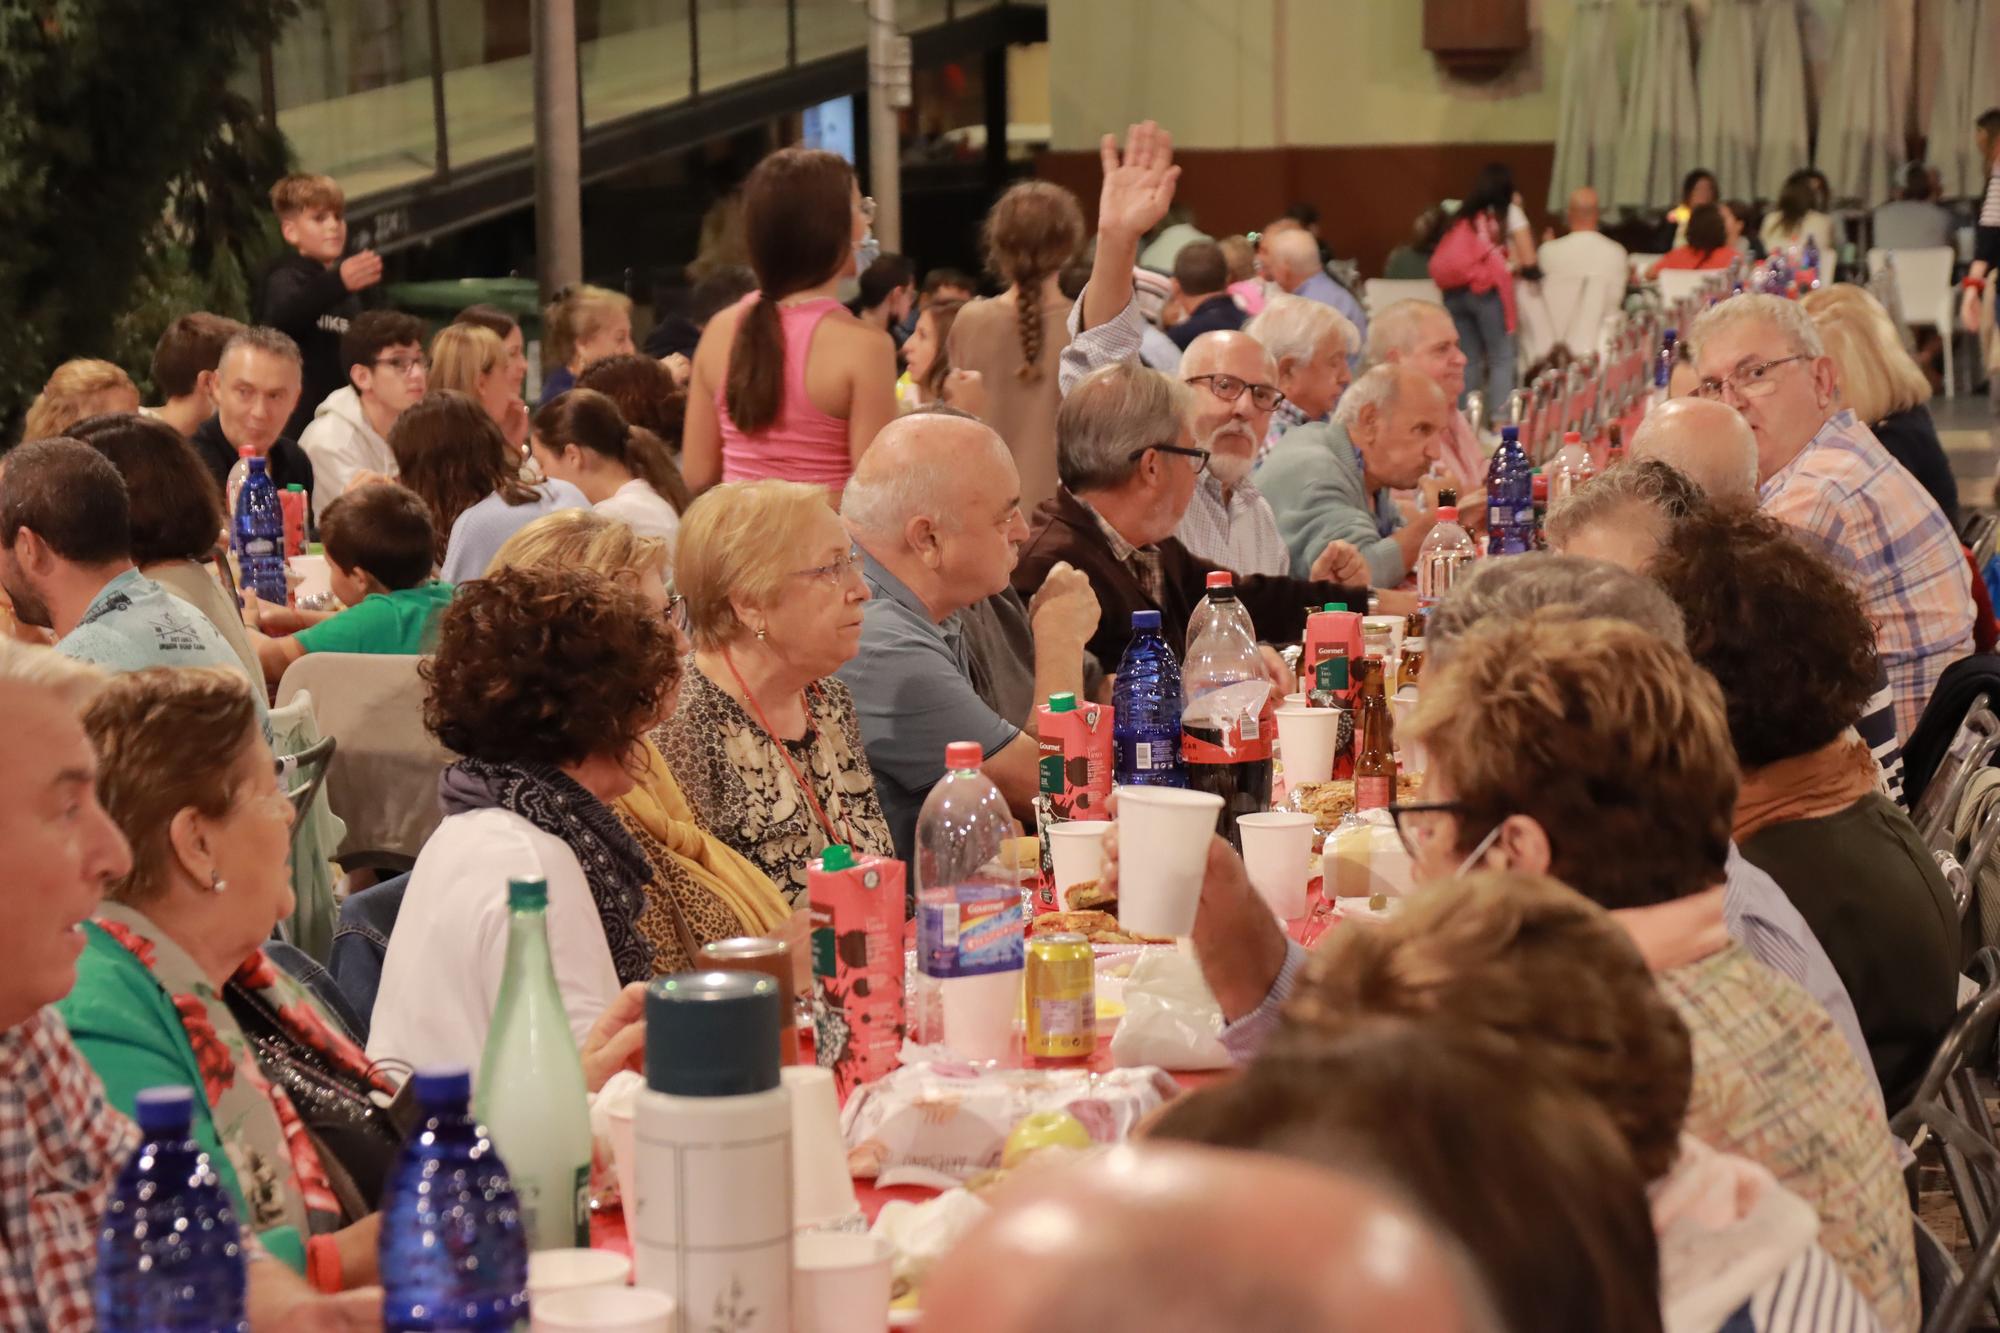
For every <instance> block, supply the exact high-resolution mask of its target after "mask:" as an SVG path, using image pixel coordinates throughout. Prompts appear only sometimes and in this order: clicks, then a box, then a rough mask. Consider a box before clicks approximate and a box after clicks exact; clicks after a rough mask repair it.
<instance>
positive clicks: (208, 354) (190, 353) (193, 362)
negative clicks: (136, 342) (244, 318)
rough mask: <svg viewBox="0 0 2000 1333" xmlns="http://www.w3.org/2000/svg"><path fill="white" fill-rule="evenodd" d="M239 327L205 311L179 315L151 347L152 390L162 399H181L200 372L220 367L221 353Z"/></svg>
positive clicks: (230, 321)
mask: <svg viewBox="0 0 2000 1333" xmlns="http://www.w3.org/2000/svg"><path fill="white" fill-rule="evenodd" d="M241 332H243V325H241V324H239V323H238V322H237V321H235V320H233V319H230V318H228V317H227V316H225V315H211V314H210V313H208V311H206V310H197V311H195V312H194V313H193V314H189V315H182V316H181V317H180V318H179V319H177V320H175V321H174V322H173V323H171V324H169V325H167V330H166V332H165V333H162V334H161V335H160V340H159V341H158V342H157V343H154V344H153V366H152V376H153V388H154V390H155V391H156V392H157V393H158V394H159V395H160V397H162V398H185V397H187V396H188V395H189V394H191V393H193V392H194V390H195V380H196V379H197V378H199V377H200V375H201V372H202V371H204V370H214V369H215V368H216V367H217V366H218V365H220V364H221V363H222V349H223V348H224V347H226V346H228V344H229V340H230V339H231V338H233V337H235V336H236V335H237V334H239V333H241Z"/></svg>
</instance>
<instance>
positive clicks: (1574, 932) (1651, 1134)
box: [1284, 873, 1694, 1180]
mask: <svg viewBox="0 0 2000 1333" xmlns="http://www.w3.org/2000/svg"><path fill="white" fill-rule="evenodd" d="M1391 1016H1393V1017H1397V1018H1406V1019H1411V1020H1415V1021H1418V1022H1420V1023H1423V1024H1424V1025H1426V1026H1428V1025H1429V1024H1432V1023H1438V1024H1450V1025H1453V1026H1462V1027H1469V1028H1478V1029H1481V1030H1484V1031H1486V1032H1489V1033H1491V1034H1492V1035H1493V1036H1494V1037H1496V1038H1497V1039H1499V1040H1500V1041H1501V1042H1502V1043H1503V1044H1504V1047H1505V1049H1506V1050H1507V1052H1508V1055H1509V1057H1510V1063H1512V1064H1516V1065H1519V1066H1523V1067H1527V1068H1531V1069H1533V1070H1535V1071H1537V1072H1541V1073H1546V1074H1550V1075H1553V1076H1555V1077H1559V1078H1562V1079H1566V1080H1568V1081H1569V1082H1571V1083H1574V1084H1575V1085H1576V1086H1577V1088H1578V1089H1580V1090H1581V1091H1583V1092H1586V1093H1589V1094H1590V1095H1591V1097H1592V1098H1594V1099H1595V1100H1596V1101H1597V1102H1599V1103H1600V1104H1601V1105H1602V1106H1603V1108H1604V1110H1605V1113H1606V1114H1607V1115H1609V1116H1610V1117H1611V1122H1612V1124H1613V1125H1614V1126H1616V1127H1617V1129H1618V1132H1619V1133H1620V1134H1621V1135H1623V1136H1624V1138H1625V1142H1626V1146H1627V1147H1629V1148H1630V1149H1631V1152H1632V1160H1633V1161H1634V1162H1635V1163H1636V1164H1637V1165H1638V1167H1639V1170H1640V1172H1641V1173H1642V1174H1643V1175H1644V1177H1645V1178H1646V1179H1647V1180H1658V1179H1659V1178H1660V1177H1662V1176H1664V1175H1665V1174H1666V1173H1667V1172H1668V1171H1669V1170H1670V1169H1672V1167H1673V1164H1674V1161H1675V1159H1676V1158H1678V1157H1679V1155H1680V1134H1681V1122H1682V1121H1683V1120H1685V1119H1686V1118H1687V1108H1688V1100H1689V1098H1690V1096H1691V1095H1692V1093H1693V1088H1694V1056H1693V1048H1692V1047H1691V1046H1690V1044H1689V1039H1688V1031H1687V1026H1686V1025H1685V1024H1684V1023H1682V1022H1681V1019H1680V1015H1679V1014H1677V1013H1676V1012H1675V1011H1674V1007H1673V1006H1672V1005H1671V1004H1669V1003H1668V1002H1667V999H1666V997H1665V996H1664V995H1662V994H1661V993H1660V988H1659V986H1658V985H1656V984H1655V983H1654V981H1653V974H1652V972H1651V971H1649V970H1648V969H1647V966H1646V960H1645V959H1644V958H1642V957H1640V955H1639V950H1638V949H1637V947H1635V946H1634V945H1633V943H1632V938H1631V936H1629V935H1628V934H1626V933H1625V929H1624V927H1622V926H1620V925H1619V924H1618V923H1617V922H1616V921H1615V920H1613V919H1612V917H1611V916H1610V914H1609V913H1607V912H1605V911H1604V910H1603V909H1601V908H1599V907H1597V906H1596V905H1594V904H1593V903H1591V902H1589V901H1588V900H1587V899H1585V898H1583V897H1582V896H1581V895H1579V894H1577V893H1576V892H1574V891H1573V890H1571V889H1568V888H1565V887H1564V886H1563V885H1561V884H1558V883H1557V882H1556V881H1554V880H1552V879H1549V878H1547V877H1546V876H1542V875H1521V874H1493V873H1487V874H1474V875H1467V876H1465V877H1464V878H1462V879H1458V880H1454V881H1452V882H1450V883H1447V884H1438V885H1434V886H1432V887H1430V888H1428V889H1426V890H1425V891H1424V892H1423V893H1421V894H1419V895H1417V896H1416V897H1414V898H1411V899H1409V900H1408V901H1407V902H1406V903H1405V905H1404V910H1403V911H1402V912H1400V913H1398V914H1397V915H1396V916H1394V917H1392V918H1390V920H1388V921H1387V922H1384V923H1382V924H1380V925H1374V926H1370V927H1369V928H1368V929H1366V930H1348V931H1339V932H1336V934H1335V936H1334V937H1333V938H1330V939H1329V940H1328V941H1327V942H1326V944H1325V946H1324V947H1322V948H1320V949H1318V950H1316V951H1315V952H1314V954H1313V956H1312V961H1311V962H1310V963H1309V964H1308V972H1307V976H1306V980H1305V981H1304V982H1303V983H1302V984H1301V985H1300V987H1299V989H1298V990H1297V991H1296V992H1294V994H1293V997H1292V1000H1291V1002H1290V1003H1289V1004H1288V1005H1287V1006H1286V1008H1285V1017H1284V1031H1285V1033H1286V1034H1287V1038H1288V1039H1289V1040H1293V1041H1299V1042H1303V1041H1306V1040H1308V1039H1322V1038H1328V1037H1338V1036H1340V1035H1342V1034H1343V1033H1345V1032H1348V1031H1350V1030H1352V1029H1353V1028H1354V1027H1355V1026H1356V1025H1358V1024H1364V1023H1367V1022H1368V1021H1370V1020H1371V1019H1377V1018H1383V1017H1391Z"/></svg>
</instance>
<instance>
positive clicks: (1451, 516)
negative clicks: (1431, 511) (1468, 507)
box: [1438, 505, 1458, 523]
mask: <svg viewBox="0 0 2000 1333" xmlns="http://www.w3.org/2000/svg"><path fill="white" fill-rule="evenodd" d="M1438 522H1440V523H1456V522H1458V506H1457V505H1439V506H1438Z"/></svg>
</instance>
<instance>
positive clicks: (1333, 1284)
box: [924, 1148, 1499, 1333]
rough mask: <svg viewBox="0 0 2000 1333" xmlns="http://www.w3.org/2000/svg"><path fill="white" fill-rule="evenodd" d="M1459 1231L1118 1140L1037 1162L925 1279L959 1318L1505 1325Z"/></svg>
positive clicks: (1030, 1327)
mask: <svg viewBox="0 0 2000 1333" xmlns="http://www.w3.org/2000/svg"><path fill="white" fill-rule="evenodd" d="M1490 1310H1491V1303H1490V1301H1489V1300H1488V1299H1487V1297H1486V1295H1485V1293H1484V1292H1483V1291H1481V1290H1480V1288H1479V1284H1478V1281H1477V1279H1476V1278H1475V1277H1474V1276H1473V1274H1472V1269H1471V1266H1470V1265H1469V1264H1468V1263H1467V1261H1466V1260H1465V1259H1464V1258H1463V1257H1462V1256H1461V1255H1460V1253H1459V1250H1458V1247H1457V1245H1456V1244H1455V1243H1454V1242H1453V1241H1452V1240H1450V1239H1449V1238H1447V1237H1446V1236H1445V1235H1443V1234H1442V1233H1441V1232H1439V1231H1438V1230H1437V1229H1436V1228H1434V1227H1433V1226H1431V1225H1430V1224H1429V1223H1428V1222H1425V1221H1424V1220H1422V1219H1421V1218H1419V1217H1418V1215H1417V1214H1416V1213H1414V1212H1413V1211H1412V1210H1410V1209H1409V1208H1408V1207H1406V1206H1405V1205H1403V1204H1401V1203H1399V1202H1397V1201H1396V1200H1394V1199H1393V1198H1391V1197H1390V1196H1389V1195H1387V1194H1385V1193H1384V1192H1383V1191H1382V1190H1381V1189H1379V1188H1377V1187H1375V1186H1373V1185H1370V1184H1367V1183H1365V1182H1363V1181H1361V1180H1359V1179H1357V1178H1355V1177H1353V1176H1351V1175H1346V1174H1336V1173H1335V1172H1332V1171H1329V1170H1326V1169H1324V1168H1320V1167H1315V1166H1310V1165H1307V1164H1305V1163H1301V1162H1294V1161H1285V1160H1282V1159H1279V1158H1276V1157H1265V1156H1261V1155H1253V1154H1247V1153H1232V1152H1222V1151H1217V1150H1212V1149H1197V1148H1124V1149H1120V1150H1118V1151H1116V1152H1113V1153H1111V1154H1110V1155H1109V1156H1107V1157H1105V1158H1103V1159H1101V1160H1100V1161H1097V1162H1093V1163H1090V1164H1087V1165H1084V1166H1077V1167H1051V1168H1049V1169H1046V1170H1042V1171H1035V1172H1030V1173H1029V1174H1028V1175H1026V1176H1024V1177H1023V1178H1021V1179H1020V1180H1018V1181H1015V1182H1013V1183H1012V1184H1010V1185H1009V1186H1008V1187H1007V1188H1005V1189H1003V1190H1002V1191H1001V1192H1000V1195H999V1198H998V1201H997V1204H996V1206H995V1208H994V1210H993V1212H992V1214H991V1215H990V1216H989V1217H987V1218H986V1220H985V1221H983V1222H982V1223H980V1224H979V1226H978V1227H976V1228H975V1229H974V1230H973V1231H972V1232H971V1234H969V1235H968V1236H966V1238H965V1239H964V1240H963V1241H961V1242H960V1243H959V1245H958V1246H957V1247H956V1248H955V1249H953V1250H952V1252H951V1253H950V1254H948V1255H946V1256H945V1258H944V1259H943V1261H942V1262H941V1263H940V1264H939V1265H938V1267H937V1268H936V1269H935V1270H933V1272H932V1274H931V1276H930V1279H929V1280H928V1281H927V1282H926V1283H925V1284H924V1326H925V1327H926V1328H939V1329H949V1330H951V1333H1213V1330H1217V1329H1229V1330H1231V1331H1232V1333H1297V1331H1299V1330H1307V1329H1311V1330H1316V1331H1317V1333H1344V1331H1347V1330H1352V1331H1353V1333H1361V1330H1372V1329H1395V1330H1397V1333H1498V1330H1499V1324H1498V1322H1497V1320H1496V1319H1495V1318H1494V1316H1493V1315H1492V1314H1491V1313H1489V1312H1490Z"/></svg>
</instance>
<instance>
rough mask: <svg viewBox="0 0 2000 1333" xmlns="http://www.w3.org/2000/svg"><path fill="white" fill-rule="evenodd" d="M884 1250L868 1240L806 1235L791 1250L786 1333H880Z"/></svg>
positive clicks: (884, 1322) (885, 1308) (885, 1312)
mask: <svg viewBox="0 0 2000 1333" xmlns="http://www.w3.org/2000/svg"><path fill="white" fill-rule="evenodd" d="M888 1326H889V1247H888V1246H887V1245H886V1244H884V1243H883V1242H882V1241H880V1240H878V1239H876V1238H875V1237H874V1236H864V1235H849V1234H841V1233H835V1232H809V1233H806V1234H804V1235H801V1236H799V1237H798V1238H797V1240H796V1241H795V1242H794V1243H793V1246H792V1333H882V1330H884V1329H886V1328H887V1327H888Z"/></svg>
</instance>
